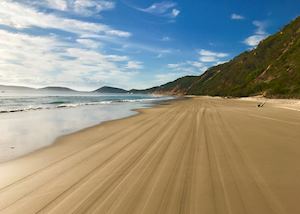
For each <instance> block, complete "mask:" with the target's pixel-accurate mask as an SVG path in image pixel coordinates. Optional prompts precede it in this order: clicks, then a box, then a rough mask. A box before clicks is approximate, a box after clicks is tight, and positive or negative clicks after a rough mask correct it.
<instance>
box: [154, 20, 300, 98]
mask: <svg viewBox="0 0 300 214" xmlns="http://www.w3.org/2000/svg"><path fill="white" fill-rule="evenodd" d="M155 92H157V93H159V92H163V93H173V94H191V95H213V96H251V95H265V96H267V97H300V17H298V18H297V19H295V20H294V21H292V22H291V23H290V24H289V25H287V26H286V27H284V28H283V29H282V30H281V31H280V32H278V33H276V34H274V35H272V36H270V37H268V38H267V39H265V40H264V41H262V42H261V43H260V44H259V45H258V46H257V48H256V49H254V50H252V51H247V52H244V53H242V54H240V55H239V56H237V57H235V58H234V59H232V60H231V61H229V62H227V63H225V64H222V65H218V66H215V67H212V68H210V69H208V70H207V71H206V72H205V73H204V74H202V75H201V76H198V77H191V76H187V77H182V78H180V79H177V80H175V81H173V82H170V83H167V84H165V85H162V86H160V87H157V89H156V90H155Z"/></svg>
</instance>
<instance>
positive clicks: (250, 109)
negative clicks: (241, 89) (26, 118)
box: [0, 97, 300, 214]
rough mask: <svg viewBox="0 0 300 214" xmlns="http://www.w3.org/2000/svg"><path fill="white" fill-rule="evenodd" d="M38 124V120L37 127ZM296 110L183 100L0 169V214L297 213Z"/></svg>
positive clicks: (299, 149)
mask: <svg viewBox="0 0 300 214" xmlns="http://www.w3.org/2000/svg"><path fill="white" fill-rule="evenodd" d="M41 125H42V124H41ZM299 202H300V113H299V112H298V111H293V110H289V109H282V108H277V107H273V106H272V105H266V106H265V107H263V108H257V107H256V102H253V101H241V100H231V99H221V98H206V97H202V98H191V99H187V100H181V101H176V102H171V103H169V104H164V105H159V106H157V107H154V108H151V109H146V110H142V114H139V115H137V116H133V117H130V118H127V119H122V120H117V121H111V122H107V123H104V124H102V125H99V126H96V127H93V128H89V129H86V130H83V131H80V132H78V133H75V134H72V135H69V136H65V137H63V138H61V139H59V140H58V142H57V143H55V144H54V145H53V146H51V147H49V148H45V149H42V150H40V151H37V152H34V153H32V154H30V155H28V156H25V157H22V158H19V159H17V160H14V161H9V162H7V163H3V164H1V165H0V213H17V214H18V213H24V214H25V213H26V214H29V213H64V214H66V213H100V214H102V213H120V214H126V213H128V214H134V213H137V214H144V213H145V214H146V213H153V214H154V213H155V214H156V213H163V214H165V213H170V214H177V213H193V214H199V213H203V214H221V213H222V214H223V213H224V214H226V213H227V214H229V213H231V214H232V213H234V214H244V213H245V214H246V213H247V214H273V213H276V214H279V213H286V214H298V213H300V203H299Z"/></svg>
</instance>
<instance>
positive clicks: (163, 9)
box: [131, 1, 180, 19]
mask: <svg viewBox="0 0 300 214" xmlns="http://www.w3.org/2000/svg"><path fill="white" fill-rule="evenodd" d="M176 6H177V4H176V3H175V2H172V1H162V2H157V3H154V4H152V5H150V6H149V7H147V8H139V7H133V6H131V7H132V8H134V9H136V10H139V11H142V12H145V13H149V14H153V15H156V16H162V17H168V18H172V19H173V18H176V17H177V16H178V15H179V14H180V10H178V9H177V8H176Z"/></svg>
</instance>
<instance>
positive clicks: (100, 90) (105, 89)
mask: <svg viewBox="0 0 300 214" xmlns="http://www.w3.org/2000/svg"><path fill="white" fill-rule="evenodd" d="M93 92H97V93H113V94H124V93H129V91H127V90H124V89H121V88H115V87H110V86H103V87H101V88H98V89H97V90H95V91H93Z"/></svg>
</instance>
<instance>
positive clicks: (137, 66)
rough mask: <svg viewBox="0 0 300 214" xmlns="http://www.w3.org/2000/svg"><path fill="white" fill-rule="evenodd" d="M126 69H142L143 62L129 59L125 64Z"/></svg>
mask: <svg viewBox="0 0 300 214" xmlns="http://www.w3.org/2000/svg"><path fill="white" fill-rule="evenodd" d="M126 68H127V69H142V68H143V63H142V62H139V61H129V62H128V63H127V65H126Z"/></svg>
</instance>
